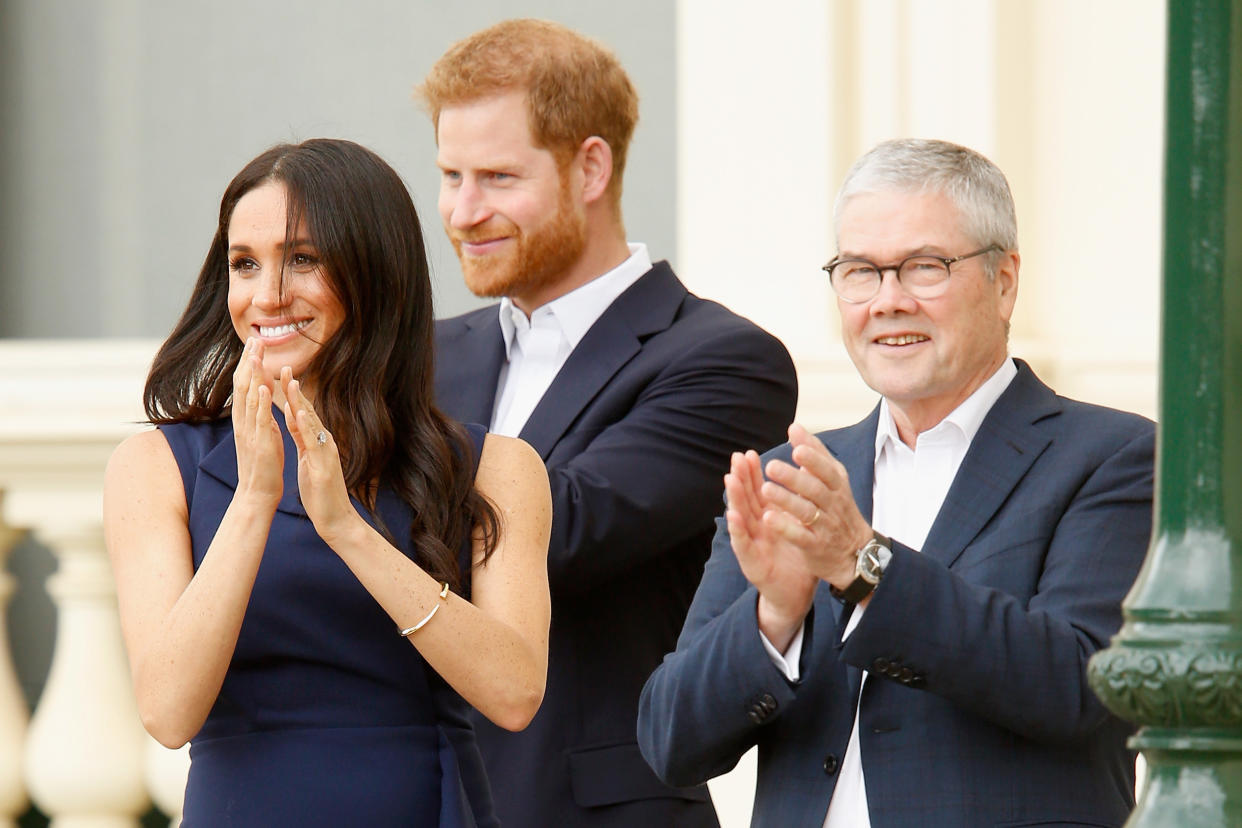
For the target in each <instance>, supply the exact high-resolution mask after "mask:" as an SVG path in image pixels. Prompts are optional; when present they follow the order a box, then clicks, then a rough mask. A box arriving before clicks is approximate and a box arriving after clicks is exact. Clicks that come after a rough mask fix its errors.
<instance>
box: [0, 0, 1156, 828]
mask: <svg viewBox="0 0 1242 828" xmlns="http://www.w3.org/2000/svg"><path fill="white" fill-rule="evenodd" d="M507 17H543V18H548V19H553V20H557V21H560V22H562V23H565V24H567V25H569V26H571V27H573V28H576V29H578V30H579V31H582V32H584V33H586V34H588V35H591V36H594V37H596V38H598V39H600V40H602V41H603V42H604V43H606V44H607V45H609V46H610V47H612V48H613V49H614V50H615V51H616V53H617V54H618V56H619V58H620V60H621V62H622V63H623V65H624V66H625V67H626V68H627V70H628V71H629V72H630V75H631V77H632V79H633V81H634V83H635V85H636V87H637V88H638V92H639V95H640V101H641V118H640V122H639V126H638V130H637V132H636V134H635V138H634V143H633V146H632V149H631V152H630V160H629V163H628V168H627V171H626V180H625V190H624V192H625V196H624V211H625V218H626V227H627V230H628V234H629V237H630V238H631V239H632V240H635V241H643V242H646V243H647V244H648V245H649V247H650V249H651V252H652V255H653V257H654V258H657V259H660V258H665V259H668V260H669V261H670V262H671V263H672V264H673V266H674V268H676V270H677V272H678V274H679V275H680V276H681V277H682V279H683V280H684V281H685V282H686V283H687V285H688V286H689V287H690V289H691V290H693V291H695V292H696V293H698V294H700V295H703V296H706V297H709V298H713V299H717V300H719V301H722V302H724V303H725V304H727V305H729V306H730V307H732V308H733V309H734V310H736V311H738V312H739V313H742V314H743V315H746V316H749V317H751V318H752V319H754V320H755V321H756V322H758V323H759V324H761V325H763V326H764V327H766V328H768V329H769V330H771V331H772V332H773V333H775V334H776V335H777V336H779V337H781V338H782V339H783V340H784V341H785V343H786V345H787V346H788V347H789V349H790V351H791V353H793V355H794V358H795V361H796V363H797V365H798V371H799V379H800V384H801V387H802V392H801V405H800V410H799V418H800V419H801V420H803V421H804V422H805V423H806V424H807V425H809V426H812V427H815V428H822V427H827V426H832V425H839V424H844V423H846V422H850V421H852V420H854V419H856V418H857V417H859V416H861V415H862V414H863V413H865V412H866V411H867V410H868V409H869V408H870V407H871V406H872V405H873V404H874V402H875V400H874V395H873V394H871V393H870V392H869V391H868V390H867V389H866V388H865V387H863V386H862V385H861V383H860V382H859V381H858V380H857V378H856V377H855V375H854V372H853V368H852V366H851V365H850V364H849V362H848V360H847V359H846V357H845V355H844V352H843V350H842V348H841V346H840V344H839V338H838V335H837V323H836V311H835V308H834V306H833V302H832V301H831V295H830V291H829V289H828V286H827V283H826V281H825V279H824V278H823V277H824V274H822V273H821V272H820V270H819V267H820V265H822V264H823V263H824V262H825V261H827V260H828V259H829V258H830V257H831V256H832V255H833V252H834V249H833V239H832V232H831V204H832V199H833V196H834V193H835V190H836V188H837V186H838V185H839V183H840V180H841V177H842V175H843V174H844V172H845V170H846V168H847V167H848V166H849V164H850V163H851V162H852V160H853V159H854V158H855V157H857V155H859V154H860V153H861V152H863V151H865V150H866V149H867V148H869V147H870V146H871V145H873V144H874V143H875V142H877V141H879V140H882V139H884V138H888V137H894V136H907V135H909V136H920V137H937V138H946V139H949V140H954V141H958V142H961V143H964V144H967V145H970V146H972V147H974V148H976V149H979V150H981V151H982V152H984V153H985V154H987V155H989V156H990V157H991V158H993V159H994V160H995V161H996V162H997V163H998V164H999V165H1000V167H1001V168H1002V169H1003V170H1005V171H1006V173H1007V175H1008V176H1009V179H1010V184H1011V186H1012V188H1013V191H1014V196H1015V200H1016V202H1017V206H1018V225H1019V236H1020V240H1021V252H1022V257H1023V267H1022V282H1021V288H1020V298H1019V303H1018V312H1017V318H1016V319H1015V321H1014V325H1013V331H1012V338H1011V345H1012V348H1011V351H1012V353H1013V354H1014V355H1015V356H1019V357H1022V358H1025V359H1027V360H1028V361H1029V362H1031V363H1032V365H1033V366H1034V367H1035V369H1036V370H1037V371H1038V372H1039V373H1040V374H1041V376H1042V377H1043V378H1044V379H1045V381H1047V382H1049V383H1050V384H1051V385H1053V386H1054V387H1055V388H1057V390H1059V391H1060V392H1061V393H1063V394H1067V395H1069V396H1075V397H1079V398H1084V399H1089V400H1091V401H1095V402H1102V403H1106V404H1110V405H1114V406H1117V407H1121V408H1127V409H1130V410H1135V411H1139V412H1141V413H1144V414H1147V415H1148V416H1154V411H1155V399H1156V380H1155V376H1156V374H1155V367H1156V358H1157V339H1158V328H1159V318H1158V317H1159V311H1158V286H1159V265H1158V261H1159V256H1160V214H1161V213H1160V209H1161V208H1160V191H1161V187H1160V177H1161V163H1162V159H1161V148H1162V135H1163V86H1164V48H1165V45H1164V25H1165V24H1164V5H1163V4H1162V3H1160V2H1159V0H1093V1H1092V2H1090V3H1081V2H1077V1H1076V0H768V2H764V3H756V2H751V1H748V0H678V2H671V0H628V2H626V3H616V2H607V1H606V0H472V2H469V3H443V2H434V0H351V2H349V3H348V4H345V3H339V2H329V1H328V0H299V1H298V2H292V1H291V0H270V1H269V2H256V0H246V2H242V0H212V2H201V1H200V0H184V2H178V3H167V2H157V0H0V251H2V253H3V255H0V563H3V562H4V561H5V559H6V556H7V562H8V571H9V573H10V574H8V575H4V574H3V573H0V600H4V599H5V598H6V597H7V596H11V597H7V610H6V614H5V616H4V618H5V619H6V620H7V635H8V644H9V649H10V652H11V659H12V663H13V669H12V670H9V668H8V666H7V661H8V657H7V655H6V654H4V653H2V652H0V824H4V816H5V815H6V814H12V815H13V816H15V817H21V818H22V819H23V820H24V822H23V824H24V825H35V824H41V818H40V816H39V815H38V814H37V813H34V812H32V811H28V810H27V802H26V796H27V793H31V794H34V798H35V800H36V801H37V802H38V803H39V805H40V806H42V808H43V809H44V810H46V811H48V812H49V813H50V812H58V813H59V812H63V813H69V811H71V810H72V809H73V808H79V805H78V804H72V806H71V805H66V804H63V803H66V802H71V803H81V802H86V803H87V804H86V805H84V806H81V807H82V808H85V809H86V810H85V811H82V812H83V813H87V812H91V809H92V808H94V809H95V812H98V813H109V814H116V815H117V819H119V820H121V821H119V822H116V823H107V824H109V825H110V824H118V825H122V824H132V816H126V815H127V814H132V813H147V812H148V810H147V809H148V808H149V803H148V802H146V801H145V800H143V799H142V798H143V797H145V796H146V795H147V792H148V791H149V792H151V793H153V794H154V793H155V791H156V789H157V788H158V787H159V783H158V782H157V781H153V779H152V773H153V772H152V771H151V767H152V766H153V765H154V764H158V762H157V761H156V760H149V759H146V758H140V760H139V761H140V764H141V767H142V768H145V770H142V769H141V768H140V769H139V771H135V772H136V773H140V775H141V778H140V779H139V781H138V782H134V781H133V780H132V779H131V777H132V776H133V774H132V773H129V771H126V770H125V767H128V766H126V765H125V761H128V760H118V759H117V758H116V757H117V756H122V757H124V756H129V754H128V753H126V752H125V750H120V752H119V753H118V752H117V751H115V750H114V751H112V752H111V753H106V754H101V755H100V756H99V757H98V758H94V753H93V752H91V751H87V753H88V754H90V755H88V756H87V757H86V758H85V759H80V760H79V759H74V760H72V761H70V760H69V759H67V758H65V756H67V755H68V753H69V752H68V751H66V752H62V754H57V752H56V751H54V750H50V749H49V748H48V747H46V746H47V745H55V744H57V743H58V741H59V742H63V741H64V740H65V739H67V738H71V737H67V736H66V735H65V734H66V733H77V732H85V731H84V730H83V728H85V727H89V725H83V724H82V723H81V721H79V720H77V719H74V717H73V715H71V714H70V712H69V711H71V710H78V711H79V713H80V712H81V710H83V709H85V708H84V705H85V706H89V704H91V703H99V704H100V705H102V707H101V708H100V710H103V711H105V712H104V713H97V714H96V715H95V720H98V718H99V717H100V716H105V717H106V716H107V715H110V714H107V713H106V711H109V710H112V711H115V710H120V711H121V712H120V713H119V714H117V715H116V716H115V717H114V718H116V719H117V722H118V723H117V724H116V725H115V726H116V727H117V728H120V729H121V730H124V727H125V725H126V723H127V722H129V719H127V718H126V715H127V714H126V713H125V708H124V707H123V703H118V704H122V706H121V707H120V708H118V707H116V705H115V704H113V705H112V706H111V707H109V706H108V705H109V704H112V702H111V701H109V700H111V699H112V698H113V697H114V696H116V697H118V698H119V697H122V696H123V695H124V693H125V682H126V681H127V680H128V679H127V676H126V675H125V665H124V661H123V655H122V654H120V652H119V650H118V649H117V646H118V645H117V639H116V635H115V633H114V628H115V619H114V617H113V616H114V612H115V610H114V606H113V604H110V603H109V602H110V601H112V599H111V598H110V595H109V584H108V582H107V568H106V559H105V558H104V556H103V552H102V540H101V535H100V529H99V511H98V510H99V483H100V481H101V479H102V468H103V463H104V462H106V458H107V455H108V452H109V451H110V450H111V447H112V446H113V445H115V444H116V442H118V441H119V440H120V439H121V438H123V437H124V436H125V435H126V434H128V433H130V432H131V431H132V430H133V429H134V428H136V427H137V426H136V425H135V423H136V421H138V420H139V419H140V418H141V416H142V414H141V408H140V392H141V385H142V381H143V378H144V376H145V371H146V367H147V364H148V363H149V360H150V357H151V355H152V354H153V353H154V350H155V348H156V347H157V346H158V343H159V341H160V340H161V339H162V338H163V337H164V336H165V335H166V334H167V333H168V331H169V330H170V329H171V327H172V325H173V323H174V322H175V321H176V319H177V317H178V315H179V314H180V311H181V309H182V308H183V307H184V304H185V302H186V300H187V298H188V296H189V291H190V288H191V286H192V284H193V281H194V278H195V276H196V275H197V272H198V268H199V266H200V264H201V262H202V258H203V255H204V254H205V252H206V249H207V245H208V243H209V241H210V238H211V234H212V232H213V230H214V226H215V215H216V210H217V209H218V205H219V199H220V196H221V194H222V192H223V189H224V187H225V185H226V184H227V183H228V181H229V180H230V179H231V178H232V176H233V175H234V174H235V173H236V172H237V171H238V170H239V169H240V168H241V167H242V165H243V164H244V163H245V162H246V161H248V160H249V159H251V158H252V157H254V156H255V155H256V154H258V153H259V152H260V151H261V150H263V149H264V148H266V147H268V146H270V145H272V144H274V143H278V142H283V141H299V140H303V139H306V138H311V137H318V136H333V137H343V138H349V139H352V140H355V141H358V142H360V143H363V144H365V145H367V146H369V147H371V148H372V149H374V150H376V151H377V152H378V153H379V154H380V155H382V156H383V157H384V158H385V159H387V160H388V161H389V162H390V163H391V164H392V165H393V166H394V167H395V168H396V169H397V170H398V172H400V173H401V174H402V176H403V177H404V178H405V180H406V182H407V183H408V185H409V187H410V190H411V192H412V194H413V196H414V200H415V203H416V205H417V206H418V208H419V211H420V214H421V215H422V217H423V220H424V233H425V237H426V240H427V242H428V250H429V257H430V260H431V266H432V272H433V277H434V279H435V285H436V299H437V313H438V315H441V316H443V315H451V314H455V313H459V312H461V311H463V310H466V309H468V308H471V307H475V306H477V305H478V304H479V300H477V299H475V298H474V297H472V296H470V295H469V294H468V292H466V290H465V289H464V287H463V286H462V284H461V280H460V272H459V270H458V267H457V262H456V259H455V257H454V255H453V253H452V250H451V248H450V246H449V245H448V243H447V242H446V241H445V239H444V234H443V232H442V230H441V229H440V226H439V219H438V215H437V213H436V210H435V202H436V194H437V188H438V180H439V176H438V172H437V170H436V168H435V164H434V160H435V141H434V135H433V134H432V129H431V126H430V122H429V120H428V119H427V117H426V115H425V114H424V113H423V112H422V111H420V109H419V108H418V106H417V105H416V103H415V102H414V100H413V96H412V92H413V88H414V86H415V85H416V84H417V83H418V82H419V81H420V80H421V78H422V77H423V76H424V75H425V73H426V71H427V70H428V68H429V67H430V65H431V64H432V62H433V61H434V60H435V59H436V58H437V57H438V56H439V55H440V54H442V53H443V52H444V50H445V49H446V48H447V47H448V46H449V45H450V44H451V43H453V42H454V41H455V40H457V39H459V38H460V37H463V36H465V35H466V34H469V33H470V32H472V31H475V30H476V29H479V28H482V27H484V26H486V25H489V24H491V23H493V22H496V21H498V20H501V19H504V18H507ZM757 448H763V447H757ZM57 570H59V571H60V573H61V576H63V577H61V580H60V581H59V582H57V581H55V580H53V581H52V582H50V583H49V581H48V577H49V575H51V574H52V573H53V572H55V571H57ZM58 577H60V576H58ZM58 583H59V590H58V588H57V585H58ZM92 613H93V614H92ZM110 613H111V614H110ZM54 654H55V658H56V659H57V662H56V664H57V666H56V668H55V669H56V670H59V671H60V674H61V675H62V676H63V678H61V679H60V680H59V682H60V683H62V684H63V686H64V688H65V689H64V691H63V696H61V695H57V694H55V693H53V692H52V691H51V690H49V691H48V695H49V696H52V697H53V698H47V699H45V698H44V693H45V686H47V685H49V684H56V683H57V682H54V681H50V680H49V672H50V671H53V661H54ZM83 654H86V655H83ZM90 654H93V655H90ZM89 657H93V658H95V659H96V661H95V662H88V661H83V658H89ZM62 662H63V665H64V666H63V667H62V666H60V665H61V664H62ZM104 674H107V675H109V676H112V675H113V674H116V675H117V676H119V678H117V677H115V676H113V677H112V678H107V679H98V676H100V675H104ZM97 679H98V680H97ZM10 685H11V687H10ZM6 688H8V689H6ZM110 694H111V695H110ZM6 695H7V696H8V697H10V698H5V696H6ZM101 698H102V699H104V701H100V699H101ZM31 710H37V711H38V713H37V714H36V717H35V723H34V724H33V725H31V726H30V728H29V730H27V728H26V724H25V722H26V720H27V718H28V717H29V711H31ZM75 728H76V730H75ZM98 738H100V739H105V740H107V739H118V738H119V739H122V740H124V739H129V738H130V737H129V736H128V735H126V736H121V737H118V736H116V735H115V733H114V732H113V731H108V732H107V733H105V734H104V735H101V736H99V737H98ZM127 744H128V743H127ZM134 744H136V745H138V747H136V748H134V750H138V751H140V753H142V756H145V755H146V754H145V751H146V750H147V749H146V748H145V747H143V746H142V743H141V740H140V739H139V740H138V741H136V742H134ZM127 750H128V748H127ZM49 751H50V753H49ZM50 755H54V756H55V757H56V758H51V759H49V758H47V757H48V756H50ZM752 761H753V758H752V759H747V760H744V763H743V766H742V768H741V769H740V770H739V771H738V772H737V773H736V774H735V775H733V776H730V777H726V778H725V779H723V780H721V781H719V782H717V783H716V784H715V786H714V791H715V793H716V796H717V800H718V802H719V803H720V810H721V816H722V820H723V821H724V822H725V824H726V826H730V825H732V826H741V825H745V824H746V822H747V818H748V815H749V796H750V792H749V787H748V786H749V784H750V782H749V778H750V777H753V769H751V768H749V767H748V763H749V762H752ZM74 762H79V763H80V764H79V765H74V764H73V763H74ZM71 765H72V766H73V768H76V769H77V772H78V773H79V774H86V775H88V776H90V775H91V774H95V775H97V776H99V778H101V779H104V778H107V779H112V778H113V777H108V776H107V774H108V773H112V774H120V776H117V777H116V778H117V779H120V780H121V781H119V782H117V781H110V782H108V784H106V785H104V784H102V783H101V785H100V786H98V787H99V788H100V789H99V790H98V791H96V790H94V789H89V790H88V789H86V788H81V783H80V782H77V783H75V782H73V781H72V780H70V779H68V778H65V779H62V778H61V777H60V776H58V775H57V774H58V773H59V771H56V770H55V768H61V770H65V769H67V768H69V767H70V766H71ZM45 766H46V767H45ZM23 768H24V770H23ZM65 773H66V777H67V771H65ZM127 773H128V774H129V775H126V774H127ZM748 774H749V776H748ZM75 784H76V785H78V786H79V787H77V788H75V787H73V786H74V785H75ZM126 785H129V786H130V788H133V789H134V791H137V792H133V791H131V793H128V794H126V795H125V796H119V797H118V796H117V795H114V794H116V791H118V790H121V789H125V790H129V788H125V786H126ZM135 785H136V786H137V788H135V787H134V786H135ZM173 787H175V785H174V786H173ZM87 788H89V786H87ZM69 789H72V791H73V793H72V795H69V794H66V793H63V792H64V791H66V790H69ZM105 789H106V790H105ZM139 789H140V790H139ZM108 790H111V791H112V794H108ZM58 792H60V793H58ZM92 797H93V798H92ZM110 797H111V798H110ZM139 800H142V801H141V802H140V801H139ZM157 801H158V796H157ZM45 803H47V804H45ZM92 803H94V804H92ZM134 803H138V804H134ZM58 809H60V810H59V811H58ZM66 809H68V810H66ZM79 810H81V809H80V808H79ZM166 810H167V808H166ZM23 815H24V816H23ZM151 819H154V817H150V816H149V817H148V820H151ZM126 820H130V821H128V822H127V821H126ZM66 824H67V823H66ZM99 824H100V825H102V824H105V823H99Z"/></svg>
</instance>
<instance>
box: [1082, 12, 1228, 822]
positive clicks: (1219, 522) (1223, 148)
mask: <svg viewBox="0 0 1242 828" xmlns="http://www.w3.org/2000/svg"><path fill="white" fill-rule="evenodd" d="M1168 9H1169V16H1168V21H1169V32H1168V44H1169V51H1168V61H1169V63H1168V86H1167V89H1166V99H1167V100H1166V107H1165V113H1166V114H1165V119H1166V126H1165V135H1166V142H1165V184H1164V190H1165V192H1164V262H1163V266H1164V287H1163V312H1162V321H1161V326H1162V352H1161V371H1160V383H1161V387H1160V437H1159V447H1158V451H1157V483H1156V487H1157V489H1156V491H1157V493H1156V514H1155V526H1154V530H1153V537H1152V545H1151V549H1150V551H1149V552H1148V555H1147V560H1146V562H1145V563H1144V565H1143V569H1142V571H1141V572H1140V574H1139V577H1138V580H1137V581H1136V582H1135V584H1134V587H1133V589H1132V590H1131V591H1130V594H1129V596H1127V598H1126V601H1125V607H1124V608H1125V624H1124V626H1123V627H1122V628H1121V631H1120V632H1119V633H1118V634H1117V635H1116V636H1115V637H1114V638H1113V641H1112V645H1111V646H1110V647H1109V648H1108V649H1106V650H1103V651H1101V652H1100V653H1098V654H1097V655H1096V656H1095V658H1093V659H1092V661H1091V665H1090V668H1089V674H1090V681H1091V686H1092V688H1093V689H1094V690H1095V692H1096V694H1097V695H1099V697H1100V698H1101V699H1102V700H1103V702H1104V703H1105V704H1106V705H1107V706H1108V707H1109V708H1110V709H1111V710H1113V711H1114V712H1115V713H1117V714H1118V715H1119V716H1121V717H1123V718H1125V719H1127V720H1129V721H1132V722H1135V723H1137V724H1138V725H1140V729H1139V731H1138V733H1137V735H1135V736H1134V738H1133V740H1132V742H1131V744H1132V745H1133V746H1134V747H1136V748H1138V749H1139V750H1141V751H1142V753H1143V755H1144V757H1145V758H1146V760H1147V767H1148V778H1147V783H1146V785H1145V786H1144V788H1143V790H1142V791H1140V795H1139V801H1138V805H1137V807H1136V808H1135V811H1134V813H1133V815H1132V816H1131V817H1130V820H1129V822H1128V823H1127V825H1128V826H1130V827H1131V828H1139V826H1142V828H1149V827H1150V826H1176V827H1177V828H1198V827H1199V826H1222V828H1223V827H1224V826H1242V0H1169V4H1168ZM1118 278H1124V273H1119V274H1118Z"/></svg>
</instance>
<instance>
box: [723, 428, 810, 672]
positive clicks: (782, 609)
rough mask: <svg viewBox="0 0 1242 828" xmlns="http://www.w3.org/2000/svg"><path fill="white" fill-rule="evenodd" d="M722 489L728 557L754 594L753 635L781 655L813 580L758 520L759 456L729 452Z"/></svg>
mask: <svg viewBox="0 0 1242 828" xmlns="http://www.w3.org/2000/svg"><path fill="white" fill-rule="evenodd" d="M724 483H725V493H726V495H727V497H728V501H729V507H728V510H727V511H726V512H725V520H726V521H727V522H728V525H729V537H730V540H731V542H732V545H733V554H734V555H736V556H737V561H738V565H739V566H740V567H741V569H742V574H743V575H745V576H746V580H748V581H750V582H751V583H752V584H754V585H755V588H756V589H758V590H759V607H758V616H759V631H760V632H762V633H763V635H764V636H765V637H766V638H767V639H768V641H769V642H770V643H771V644H772V646H773V647H775V648H776V649H777V651H779V652H782V653H783V652H785V650H786V649H788V647H789V643H790V642H791V641H793V638H794V636H795V635H797V633H798V630H800V629H801V628H802V623H803V621H804V620H805V618H806V614H807V613H808V612H810V610H811V604H812V602H813V601H814V598H815V588H816V586H818V584H819V578H817V577H816V576H814V575H812V574H811V572H810V571H809V570H808V569H807V567H806V562H805V557H804V556H803V554H802V552H801V550H800V549H799V548H798V547H796V546H795V545H793V544H791V543H790V542H789V541H787V540H785V539H784V537H782V535H781V534H780V533H779V532H778V531H776V530H775V529H774V528H773V527H772V525H771V524H770V523H769V522H767V521H765V520H764V519H763V514H764V511H765V510H766V508H767V505H766V504H765V503H764V501H763V497H762V494H761V491H760V490H761V488H762V486H763V473H762V471H761V470H760V465H759V455H758V454H757V453H756V452H754V451H748V452H746V453H745V454H742V453H740V452H734V454H733V457H732V460H731V463H730V469H729V473H728V474H726V475H725V478H724Z"/></svg>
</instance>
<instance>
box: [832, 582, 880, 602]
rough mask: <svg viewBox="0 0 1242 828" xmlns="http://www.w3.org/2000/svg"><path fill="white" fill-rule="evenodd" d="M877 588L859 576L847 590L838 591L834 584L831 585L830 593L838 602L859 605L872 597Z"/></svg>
mask: <svg viewBox="0 0 1242 828" xmlns="http://www.w3.org/2000/svg"><path fill="white" fill-rule="evenodd" d="M875 586H876V585H875V584H873V583H871V582H870V581H868V580H867V579H866V578H864V577H863V576H861V575H859V576H858V577H857V578H855V579H854V580H853V581H852V582H851V583H850V585H849V586H847V587H846V588H845V589H837V588H836V587H834V586H833V585H832V584H829V585H828V592H830V593H831V594H832V597H833V598H836V599H837V600H838V601H844V602H845V603H847V604H857V603H858V602H859V601H861V600H862V599H864V598H866V597H867V596H868V595H870V594H871V593H872V591H873V590H875Z"/></svg>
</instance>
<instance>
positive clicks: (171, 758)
mask: <svg viewBox="0 0 1242 828" xmlns="http://www.w3.org/2000/svg"><path fill="white" fill-rule="evenodd" d="M189 774H190V746H189V744H185V745H182V746H181V747H180V748H178V749H177V750H169V749H168V748H166V747H164V746H163V745H161V744H160V743H159V742H157V741H155V739H153V738H151V737H150V736H148V737H147V755H146V782H147V790H148V791H150V792H151V799H153V800H154V801H155V805H156V807H157V808H159V809H160V810H161V811H163V812H164V813H166V814H168V826H169V828H177V826H178V825H180V824H181V808H182V806H183V805H184V804H185V783H186V779H187V778H188V777H189Z"/></svg>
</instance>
